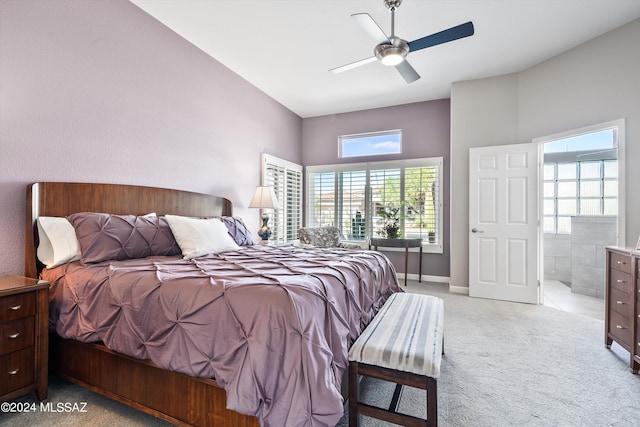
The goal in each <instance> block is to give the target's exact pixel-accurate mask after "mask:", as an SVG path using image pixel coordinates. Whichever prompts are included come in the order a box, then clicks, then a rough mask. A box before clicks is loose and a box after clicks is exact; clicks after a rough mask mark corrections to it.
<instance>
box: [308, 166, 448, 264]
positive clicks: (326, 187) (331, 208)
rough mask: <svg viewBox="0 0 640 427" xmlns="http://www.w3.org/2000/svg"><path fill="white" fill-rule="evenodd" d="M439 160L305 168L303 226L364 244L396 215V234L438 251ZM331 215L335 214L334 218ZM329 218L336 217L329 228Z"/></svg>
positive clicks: (379, 233)
mask: <svg viewBox="0 0 640 427" xmlns="http://www.w3.org/2000/svg"><path fill="white" fill-rule="evenodd" d="M442 162H443V159H442V158H441V157H436V158H425V159H411V160H401V161H389V162H375V163H353V164H343V165H326V166H309V167H307V183H308V193H307V194H308V204H309V206H308V209H307V212H308V221H307V224H308V225H309V226H313V227H318V226H323V225H335V226H337V227H339V228H340V230H341V231H342V233H343V235H344V237H345V238H347V239H349V240H356V241H358V240H359V241H364V240H366V239H367V238H369V237H377V236H381V235H383V234H384V232H385V227H384V226H385V219H388V217H387V215H385V214H384V213H382V211H385V210H386V211H387V212H390V213H393V212H394V211H395V212H396V214H397V216H398V225H399V228H400V229H399V235H401V236H404V237H408V238H421V239H423V242H424V244H425V245H426V246H425V247H427V246H428V247H429V248H430V249H429V248H427V250H429V251H431V252H441V251H442ZM334 215H335V216H334ZM333 218H337V219H338V220H337V222H336V223H335V224H334V223H333V222H334V221H333Z"/></svg>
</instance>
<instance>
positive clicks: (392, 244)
mask: <svg viewBox="0 0 640 427" xmlns="http://www.w3.org/2000/svg"><path fill="white" fill-rule="evenodd" d="M371 246H373V247H374V249H375V250H376V251H377V250H378V246H381V247H385V248H404V285H405V286H407V275H408V274H409V248H420V264H419V266H420V267H419V270H418V282H422V239H420V238H415V239H401V238H398V239H386V238H377V237H372V238H371V239H369V249H371Z"/></svg>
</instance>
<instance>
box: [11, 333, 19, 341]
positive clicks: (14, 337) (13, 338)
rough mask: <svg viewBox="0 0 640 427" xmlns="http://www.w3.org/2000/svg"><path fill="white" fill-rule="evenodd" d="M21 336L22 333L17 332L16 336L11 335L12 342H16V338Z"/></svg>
mask: <svg viewBox="0 0 640 427" xmlns="http://www.w3.org/2000/svg"><path fill="white" fill-rule="evenodd" d="M19 336H20V332H16V333H15V334H11V335H9V338H11V339H12V340H15V339H16V338H18V337H19Z"/></svg>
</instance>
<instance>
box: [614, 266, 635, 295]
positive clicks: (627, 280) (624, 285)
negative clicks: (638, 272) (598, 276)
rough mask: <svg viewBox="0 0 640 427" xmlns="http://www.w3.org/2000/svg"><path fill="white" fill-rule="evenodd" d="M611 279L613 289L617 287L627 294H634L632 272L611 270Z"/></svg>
mask: <svg viewBox="0 0 640 427" xmlns="http://www.w3.org/2000/svg"><path fill="white" fill-rule="evenodd" d="M609 280H610V283H611V289H617V290H619V291H620V292H624V293H625V294H629V295H631V294H633V278H632V277H631V274H630V273H625V272H623V271H619V270H611V271H610V272H609Z"/></svg>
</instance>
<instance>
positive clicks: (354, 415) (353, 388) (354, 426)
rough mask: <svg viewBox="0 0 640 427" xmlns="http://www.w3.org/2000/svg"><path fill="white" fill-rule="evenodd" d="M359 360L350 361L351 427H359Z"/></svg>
mask: <svg viewBox="0 0 640 427" xmlns="http://www.w3.org/2000/svg"><path fill="white" fill-rule="evenodd" d="M358 389H359V384H358V362H350V363H349V427H358Z"/></svg>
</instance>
